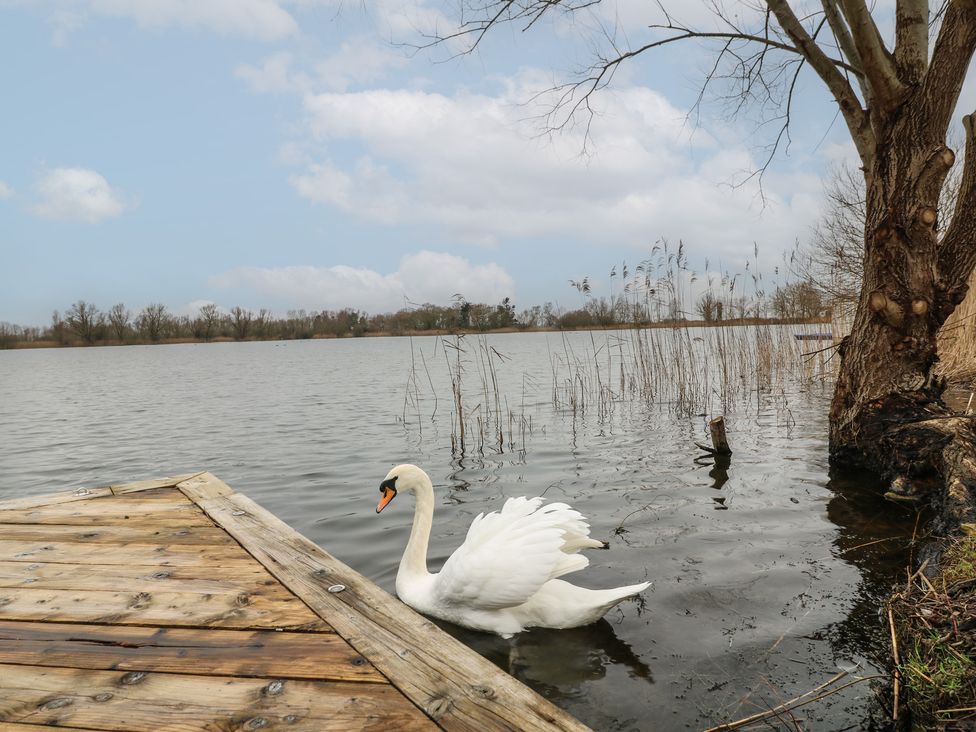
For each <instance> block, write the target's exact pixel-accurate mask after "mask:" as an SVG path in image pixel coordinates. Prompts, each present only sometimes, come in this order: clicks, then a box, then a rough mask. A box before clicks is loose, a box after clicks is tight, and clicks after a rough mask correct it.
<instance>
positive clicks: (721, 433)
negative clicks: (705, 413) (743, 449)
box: [708, 416, 732, 455]
mask: <svg viewBox="0 0 976 732" xmlns="http://www.w3.org/2000/svg"><path fill="white" fill-rule="evenodd" d="M708 433H709V435H711V438H712V447H713V448H714V449H715V452H716V453H717V454H718V455H731V454H732V449H731V448H730V447H729V438H728V436H727V435H726V434H725V417H722V416H719V417H716V418H715V419H712V420H709V422H708Z"/></svg>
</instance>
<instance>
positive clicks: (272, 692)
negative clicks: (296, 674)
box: [261, 679, 285, 696]
mask: <svg viewBox="0 0 976 732" xmlns="http://www.w3.org/2000/svg"><path fill="white" fill-rule="evenodd" d="M284 690H285V682H284V681H281V680H278V679H275V680H274V681H272V682H271V683H270V684H268V685H267V686H265V687H264V688H263V689H261V693H262V694H264V695H265V696H278V695H279V694H281V693H282V692H283V691H284Z"/></svg>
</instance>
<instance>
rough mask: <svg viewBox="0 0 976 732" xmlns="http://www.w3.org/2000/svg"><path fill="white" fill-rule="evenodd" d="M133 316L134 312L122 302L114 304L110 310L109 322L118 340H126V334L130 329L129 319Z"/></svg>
mask: <svg viewBox="0 0 976 732" xmlns="http://www.w3.org/2000/svg"><path fill="white" fill-rule="evenodd" d="M131 318H132V313H130V312H129V311H128V310H127V309H126V307H125V305H124V304H123V303H121V302H120V303H117V304H115V305H113V306H112V309H111V310H109V311H108V322H109V324H110V325H111V326H112V332H113V333H114V334H115V337H116V338H117V339H118V340H120V341H124V340H125V334H126V333H127V332H128V330H129V320H130V319H131Z"/></svg>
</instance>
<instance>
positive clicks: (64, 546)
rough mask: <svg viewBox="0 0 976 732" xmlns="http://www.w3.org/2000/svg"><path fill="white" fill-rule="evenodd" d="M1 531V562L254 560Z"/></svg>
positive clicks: (220, 549) (238, 563)
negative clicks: (18, 536)
mask: <svg viewBox="0 0 976 732" xmlns="http://www.w3.org/2000/svg"><path fill="white" fill-rule="evenodd" d="M5 537H6V534H5V532H4V531H3V528H2V527H0V561H4V562H48V563H59V564H82V563H87V562H91V563H93V564H120V565H123V566H132V565H136V564H141V565H145V566H151V567H191V566H208V565H209V566H213V567H227V568H230V567H246V566H249V565H251V564H253V563H254V559H253V558H252V557H251V556H250V555H249V554H248V553H247V552H246V551H244V550H243V549H242V548H241V547H240V546H238V545H237V544H224V545H219V546H193V545H189V546H188V545H185V544H174V545H172V546H166V545H163V544H91V543H87V542H70V541H6V540H5Z"/></svg>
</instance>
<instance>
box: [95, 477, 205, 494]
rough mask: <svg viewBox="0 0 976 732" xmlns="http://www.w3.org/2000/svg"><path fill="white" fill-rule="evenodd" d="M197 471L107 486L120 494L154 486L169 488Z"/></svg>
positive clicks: (114, 492) (136, 491) (187, 478)
mask: <svg viewBox="0 0 976 732" xmlns="http://www.w3.org/2000/svg"><path fill="white" fill-rule="evenodd" d="M196 475H199V473H187V474H186V475H174V476H171V477H169V478H156V479H153V480H137V481H135V482H133V483H119V484H113V485H110V486H108V488H109V489H111V491H112V493H113V494H114V495H116V496H120V495H122V494H124V493H138V492H140V491H146V490H152V489H154V488H171V487H173V486H175V485H176V484H177V483H182V482H183V481H186V480H191V479H192V478H193V477H194V476H196Z"/></svg>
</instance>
